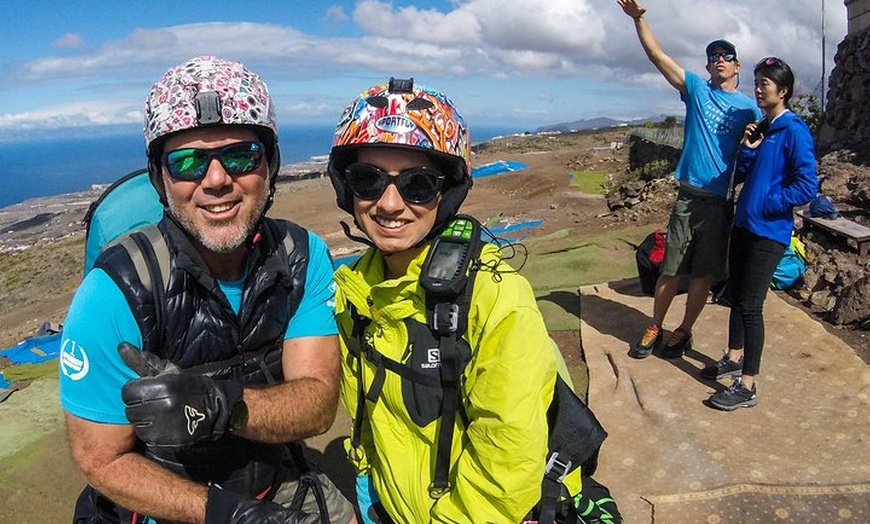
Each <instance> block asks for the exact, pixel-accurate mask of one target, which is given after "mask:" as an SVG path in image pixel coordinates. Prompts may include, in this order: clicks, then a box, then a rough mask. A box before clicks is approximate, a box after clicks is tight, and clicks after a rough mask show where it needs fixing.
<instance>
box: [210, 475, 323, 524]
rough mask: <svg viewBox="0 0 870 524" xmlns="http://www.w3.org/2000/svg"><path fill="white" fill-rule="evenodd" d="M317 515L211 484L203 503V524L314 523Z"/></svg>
mask: <svg viewBox="0 0 870 524" xmlns="http://www.w3.org/2000/svg"><path fill="white" fill-rule="evenodd" d="M319 521H320V519H319V518H318V517H317V515H310V514H308V513H305V512H302V511H292V510H290V509H287V508H285V507H284V506H282V505H280V504H276V503H274V502H268V501H262V500H257V499H254V498H250V497H246V496H244V495H240V494H238V493H235V492H233V491H229V490H226V489H223V488H221V487H220V486H218V485H217V484H212V485H211V486H209V488H208V501H207V502H206V504H205V524H317V523H318V522H319Z"/></svg>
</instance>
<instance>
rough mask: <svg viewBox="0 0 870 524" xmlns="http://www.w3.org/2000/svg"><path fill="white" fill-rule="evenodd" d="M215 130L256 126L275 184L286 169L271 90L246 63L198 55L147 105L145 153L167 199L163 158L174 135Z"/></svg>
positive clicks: (157, 87) (173, 72)
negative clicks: (162, 175) (206, 128)
mask: <svg viewBox="0 0 870 524" xmlns="http://www.w3.org/2000/svg"><path fill="white" fill-rule="evenodd" d="M210 125H244V126H251V127H252V129H253V130H254V131H255V132H256V133H257V135H258V137H259V138H260V140H261V141H262V142H263V144H264V145H265V146H266V153H267V156H268V158H269V169H270V173H269V174H270V185H271V186H272V190H273V191H274V184H275V180H276V177H277V174H278V168H279V167H280V158H279V154H278V123H277V120H276V118H275V108H274V106H273V105H272V99H271V97H270V95H269V88H268V86H267V85H266V83H265V82H264V81H263V80H262V79H260V77H259V76H257V74H255V73H253V72H252V71H250V70H249V69H248V68H246V67H245V66H244V65H243V64H242V63H240V62H235V61H231V60H227V59H224V58H220V57H216V56H197V57H194V58H191V59H190V60H188V61H186V62H184V63H183V64H179V65H177V66H175V67H172V68H170V69H169V70H168V71H166V72H165V73H164V74H163V76H162V77H160V79H159V80H158V81H157V82H156V83H155V84H154V85H153V86H152V87H151V90H150V92H149V93H148V97H147V99H146V100H145V123H144V135H145V150H146V153H147V155H148V161H149V162H148V164H149V171H150V174H151V181H152V183H154V185H155V187H156V188H157V191H158V193H160V195H161V198H165V197H164V195H163V184H162V180H161V178H160V172H161V170H160V156H161V154H162V153H163V151H162V149H163V143H164V142H165V141H166V138H167V137H169V136H170V135H172V134H174V133H178V132H180V131H186V130H190V129H196V128H200V127H204V126H210Z"/></svg>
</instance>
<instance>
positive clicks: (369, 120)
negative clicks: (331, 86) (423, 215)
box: [327, 78, 472, 236]
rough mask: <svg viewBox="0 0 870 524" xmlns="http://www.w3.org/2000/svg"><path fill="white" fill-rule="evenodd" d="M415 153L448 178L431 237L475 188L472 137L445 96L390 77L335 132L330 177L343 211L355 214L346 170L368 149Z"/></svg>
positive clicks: (354, 104) (344, 116)
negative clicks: (390, 147)
mask: <svg viewBox="0 0 870 524" xmlns="http://www.w3.org/2000/svg"><path fill="white" fill-rule="evenodd" d="M385 145H387V146H392V147H403V148H411V149H414V150H419V151H422V152H423V153H425V154H427V155H428V156H429V157H430V158H431V159H432V160H433V161H434V162H435V164H436V165H437V166H439V168H440V169H441V170H442V172H443V173H444V175H445V180H444V184H443V186H442V189H441V200H440V202H439V204H438V213H437V215H436V218H435V224H434V226H433V228H432V232H431V233H430V236H434V235H435V234H437V233H438V232H439V231H440V230H441V228H442V227H443V226H444V225H445V224H446V223H447V221H448V220H449V219H450V218H451V217H453V215H455V214H456V213H457V212H458V210H459V206H460V205H461V204H462V202H463V201H464V200H465V197H466V196H467V195H468V190H469V189H470V188H471V184H472V180H471V150H470V135H469V131H468V126H466V124H465V119H463V118H462V115H461V114H460V113H459V111H458V110H457V109H456V106H455V105H454V104H453V101H451V100H450V98H448V97H447V96H446V95H445V94H443V93H441V92H439V91H435V90H433V89H429V88H426V87H424V86H421V85H414V79H413V78H411V79H396V78H390V81H389V82H388V83H384V84H378V85H375V86H372V87H370V88H369V89H366V90H365V91H363V92H362V93H361V94H360V95H359V96H358V97H356V98H355V99H354V100H353V101H352V102H351V103H350V105H348V106H347V108H345V110H344V112H343V113H342V115H341V118H340V119H339V121H338V125H337V126H336V128H335V136H334V137H333V142H332V150H331V152H330V155H329V165H328V166H327V172H328V174H329V178H330V180H331V181H332V185H333V188H334V189H335V193H336V199H337V201H338V206H339V207H340V208H341V209H343V210H345V211H347V212H348V213H350V214H351V215H353V195H352V194H351V192H350V189H349V188H348V187H347V184H346V183H345V169H346V168H347V166H349V165H350V164H352V163H353V162H354V161H355V157H356V152H357V151H358V150H359V148H362V147H372V146H385Z"/></svg>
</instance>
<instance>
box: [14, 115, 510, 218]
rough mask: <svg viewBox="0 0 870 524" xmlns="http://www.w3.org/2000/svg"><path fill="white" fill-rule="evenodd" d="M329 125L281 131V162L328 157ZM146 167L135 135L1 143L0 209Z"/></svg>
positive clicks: (476, 135)
mask: <svg viewBox="0 0 870 524" xmlns="http://www.w3.org/2000/svg"><path fill="white" fill-rule="evenodd" d="M333 131H334V127H333V126H331V125H310V126H294V127H288V128H281V131H280V133H281V159H282V162H283V163H284V164H291V163H296V162H304V161H306V160H310V159H311V157H314V156H321V155H326V154H328V153H329V148H330V146H331V145H332V133H333ZM522 131H523V130H521V129H510V128H507V127H494V126H490V127H486V126H480V127H476V128H475V127H472V132H473V140H474V142H475V143H479V142H484V141H487V140H489V139H491V138H493V137H495V136H498V135H506V134H511V133H517V132H522ZM143 167H145V146H144V142H143V139H142V135H141V134H139V133H132V132H130V133H124V134H118V135H112V136H99V137H80V138H63V139H51V140H45V139H40V140H26V141H15V142H0V184H2V188H3V190H2V191H0V208H3V207H6V206H9V205H12V204H15V203H18V202H22V201H24V200H27V199H29V198H35V197H42V196H51V195H59V194H64V193H72V192H75V191H83V190H87V189H90V187H91V185H93V184H108V183H111V182H113V181H115V180H117V179H118V178H120V177H121V176H123V175H125V174H127V173H129V172H131V171H135V170H137V169H141V168H143Z"/></svg>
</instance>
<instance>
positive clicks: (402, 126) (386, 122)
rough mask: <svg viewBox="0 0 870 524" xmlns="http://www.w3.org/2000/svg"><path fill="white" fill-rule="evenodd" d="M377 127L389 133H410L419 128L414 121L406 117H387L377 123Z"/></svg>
mask: <svg viewBox="0 0 870 524" xmlns="http://www.w3.org/2000/svg"><path fill="white" fill-rule="evenodd" d="M375 127H377V128H378V129H380V130H381V131H386V132H387V133H399V134H401V133H410V132H411V131H413V130H414V129H415V128H416V127H417V126H416V125H415V124H414V121H413V120H411V119H410V118H406V117H404V116H385V117H383V118H379V119H378V121H377V122H375Z"/></svg>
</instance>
